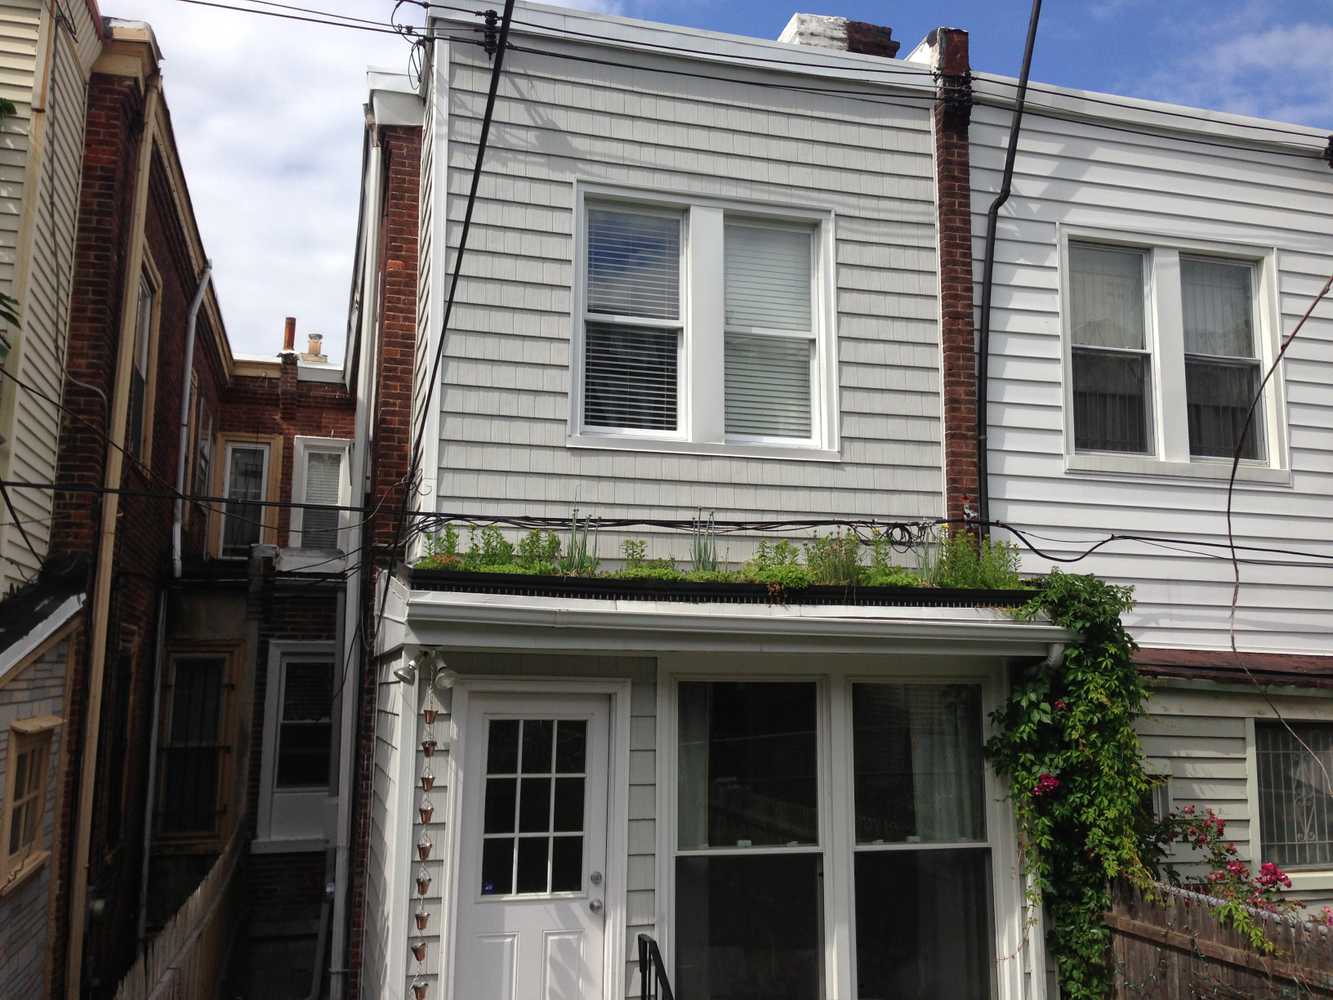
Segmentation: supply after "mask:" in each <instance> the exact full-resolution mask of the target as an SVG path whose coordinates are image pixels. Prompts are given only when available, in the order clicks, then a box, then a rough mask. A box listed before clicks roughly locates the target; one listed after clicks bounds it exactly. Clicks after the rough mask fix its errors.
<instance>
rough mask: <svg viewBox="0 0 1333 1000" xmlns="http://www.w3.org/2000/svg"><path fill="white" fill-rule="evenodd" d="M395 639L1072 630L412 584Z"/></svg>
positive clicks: (1009, 644)
mask: <svg viewBox="0 0 1333 1000" xmlns="http://www.w3.org/2000/svg"><path fill="white" fill-rule="evenodd" d="M404 596H405V598H406V600H405V604H406V607H405V608H404V609H403V611H404V612H405V614H404V616H403V618H404V622H403V626H404V627H403V632H402V642H404V643H410V644H416V645H425V646H444V647H450V648H455V649H463V648H470V649H478V648H482V649H497V650H498V649H507V650H520V651H522V650H526V651H534V650H546V651H550V650H562V651H589V652H591V651H622V652H623V651H642V652H678V651H698V652H704V651H707V652H748V653H757V652H774V653H777V652H786V653H790V652H804V651H810V652H815V651H819V652H846V653H884V652H916V653H930V654H935V655H947V654H955V655H956V654H966V655H972V656H1030V655H1036V654H1041V653H1045V652H1046V650H1047V647H1048V646H1050V645H1051V644H1053V643H1060V644H1063V643H1064V642H1066V641H1068V640H1069V639H1070V638H1071V636H1070V634H1069V633H1068V632H1066V631H1065V630H1064V629H1061V628H1058V627H1056V626H1055V625H1052V624H1050V623H1049V622H1046V621H1040V620H1039V621H1031V622H1027V621H1019V620H1017V619H1015V618H1014V617H1012V616H1011V615H1010V614H1008V613H1007V612H1006V611H1005V610H1002V609H998V608H982V607H959V606H952V607H951V606H922V605H914V606H863V605H853V604H841V605H838V604H819V605H808V604H805V605H802V604H744V603H734V604H722V603H711V604H700V603H685V602H681V601H654V600H641V599H638V600H621V599H610V600H589V599H586V598H577V597H562V596H543V595H532V594H528V595H524V594H513V593H508V594H506V593H498V594H497V593H465V592H455V591H438V590H435V591H431V590H419V589H413V590H411V591H409V592H406V593H405V594H404Z"/></svg>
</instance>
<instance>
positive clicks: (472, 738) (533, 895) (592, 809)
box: [454, 695, 610, 1000]
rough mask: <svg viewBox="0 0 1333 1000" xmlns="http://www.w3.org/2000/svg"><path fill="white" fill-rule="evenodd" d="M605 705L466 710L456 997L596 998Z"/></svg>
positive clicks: (525, 704)
mask: <svg viewBox="0 0 1333 1000" xmlns="http://www.w3.org/2000/svg"><path fill="white" fill-rule="evenodd" d="M609 715H610V706H609V701H608V699H607V698H605V697H585V696H569V695H538V696H511V695H478V696H476V697H475V698H474V699H473V700H472V704H471V707H470V709H469V712H468V723H467V733H466V736H465V739H466V741H467V752H466V760H465V764H464V767H465V769H466V774H465V777H464V786H463V812H462V822H463V824H464V828H463V848H462V849H463V857H462V860H461V864H460V872H461V885H460V887H459V892H460V894H461V897H460V898H461V906H460V919H459V935H460V937H459V940H458V947H457V951H456V956H457V957H456V967H457V970H458V972H457V976H458V979H457V981H456V983H455V989H454V996H455V997H459V998H472V997H477V998H481V997H485V998H487V1000H518V998H522V1000H528V998H541V1000H597V998H600V997H601V996H602V992H603V989H602V976H603V954H604V952H603V948H604V933H603V931H604V921H605V917H606V899H605V891H604V890H605V888H606V884H605V879H604V872H605V871H606V826H607V752H608V740H609V730H608V721H607V720H608V717H609Z"/></svg>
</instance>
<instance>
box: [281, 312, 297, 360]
mask: <svg viewBox="0 0 1333 1000" xmlns="http://www.w3.org/2000/svg"><path fill="white" fill-rule="evenodd" d="M282 353H283V354H294V353H296V317H295V316H288V317H287V322H286V323H284V324H283V327H282Z"/></svg>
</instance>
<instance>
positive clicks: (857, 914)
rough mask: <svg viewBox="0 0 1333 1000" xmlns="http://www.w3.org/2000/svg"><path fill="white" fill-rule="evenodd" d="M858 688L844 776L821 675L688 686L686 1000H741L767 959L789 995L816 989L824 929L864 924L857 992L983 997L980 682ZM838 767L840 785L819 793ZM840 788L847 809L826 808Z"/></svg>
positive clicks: (986, 879)
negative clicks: (845, 905) (844, 874)
mask: <svg viewBox="0 0 1333 1000" xmlns="http://www.w3.org/2000/svg"><path fill="white" fill-rule="evenodd" d="M850 688H851V689H850V707H851V730H852V732H851V734H850V736H851V739H850V743H851V746H850V754H851V760H850V772H851V773H850V775H848V772H847V768H846V767H844V766H842V765H840V764H836V763H835V765H834V767H833V768H832V769H831V770H829V769H827V768H824V767H822V766H821V761H822V760H826V759H828V758H829V756H830V755H831V754H832V753H833V750H834V746H835V742H834V740H833V737H832V734H831V733H830V732H829V730H828V726H827V724H826V723H825V722H823V721H822V719H823V718H824V717H825V716H824V706H822V705H821V699H820V693H819V692H820V687H819V685H818V684H816V683H815V682H813V681H793V682H778V681H763V682H736V681H682V682H681V683H680V685H679V688H678V691H679V703H678V704H679V721H678V733H677V736H678V744H677V748H676V749H677V761H678V767H679V782H678V786H679V787H678V790H677V793H676V794H677V806H676V808H677V816H676V820H677V823H676V830H675V850H674V857H673V863H674V898H675V904H674V907H675V913H676V921H675V923H676V927H675V956H676V962H675V966H676V976H677V979H678V982H677V986H678V988H679V991H680V994H681V995H682V996H695V995H698V996H731V995H737V994H739V993H741V992H744V991H746V990H748V989H749V987H750V986H751V985H752V984H754V983H762V982H771V981H772V976H773V970H774V969H780V970H781V980H782V984H783V985H782V988H781V990H779V992H780V993H781V995H783V996H810V997H814V996H820V995H822V993H823V989H822V987H823V983H824V976H825V963H826V956H827V954H828V944H829V942H827V941H826V940H825V938H826V931H827V929H828V928H830V927H839V926H840V927H847V926H851V927H852V928H853V929H854V932H855V939H856V941H857V947H856V952H855V955H854V960H855V977H856V983H857V986H858V995H859V996H863V997H888V996H904V997H906V996H940V997H945V996H948V997H974V996H987V995H989V992H990V987H991V969H992V964H993V959H992V953H993V951H994V940H993V939H994V931H993V927H994V923H993V920H992V911H993V906H992V886H991V850H990V844H989V841H988V840H987V831H986V818H985V817H986V798H985V793H984V774H985V766H984V759H983V756H982V733H981V721H982V705H981V692H980V688H979V687H978V686H976V685H969V684H947V685H946V684H901V683H879V682H875V683H871V682H866V683H854V684H852V685H851V686H850ZM837 745H839V746H842V747H844V748H846V744H845V743H839V744H837ZM830 774H832V775H836V776H837V779H836V782H835V787H829V788H825V787H823V784H824V782H825V781H826V780H827V777H826V776H828V775H830ZM844 777H850V788H848V787H847V786H845V785H843V784H842V782H843V779H844ZM848 792H850V794H851V796H852V807H851V808H850V809H839V808H834V809H833V810H832V811H831V815H827V816H825V815H823V811H824V809H825V808H827V805H826V804H827V803H830V802H836V801H839V800H840V799H841V798H842V797H843V796H845V795H846V794H847V793H848ZM845 844H852V845H854V846H853V852H854V853H853V868H852V881H853V886H852V888H853V894H854V896H855V900H856V902H855V904H854V905H851V906H849V912H845V913H842V912H835V913H829V907H831V906H837V905H841V904H837V903H835V899H836V895H835V894H834V893H832V892H830V890H829V885H830V883H831V882H832V881H834V880H833V879H831V878H826V874H827V873H826V858H827V857H828V855H829V853H830V852H831V851H832V852H834V853H837V852H838V851H840V850H841V846H840V845H845ZM886 900H892V905H885V901H886ZM756 913H761V914H763V919H758V920H757V919H755V914H756Z"/></svg>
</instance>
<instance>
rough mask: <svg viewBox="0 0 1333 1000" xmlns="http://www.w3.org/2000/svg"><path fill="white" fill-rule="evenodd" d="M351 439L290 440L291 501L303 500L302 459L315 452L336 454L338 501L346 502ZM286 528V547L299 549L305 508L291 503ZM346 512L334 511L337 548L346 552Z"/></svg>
mask: <svg viewBox="0 0 1333 1000" xmlns="http://www.w3.org/2000/svg"><path fill="white" fill-rule="evenodd" d="M351 447H352V442H351V441H349V440H347V439H345V438H324V437H298V438H296V439H295V441H294V446H293V449H292V455H293V457H294V462H293V464H292V503H293V504H299V503H303V502H304V501H305V498H306V497H305V480H306V460H307V458H308V456H309V455H310V454H311V453H314V452H318V453H321V454H325V455H337V456H338V457H339V459H340V461H341V465H340V466H339V473H338V475H339V484H338V503H339V504H341V505H342V506H347V505H348V504H349V503H350V500H349V494H350V492H351V481H350V479H349V476H348V469H349V468H350V466H349V459H350V455H349V452H350V449H351ZM291 511H292V516H291V524H290V529H289V531H288V543H287V544H288V546H289V547H290V548H292V549H300V548H301V529H302V526H303V524H304V521H305V509H304V508H302V507H297V506H293V507H292V509H291ZM347 514H348V512H347V511H345V510H344V511H339V513H338V551H339V552H344V553H345V552H346V551H347V543H348V533H349V528H348V517H347Z"/></svg>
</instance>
